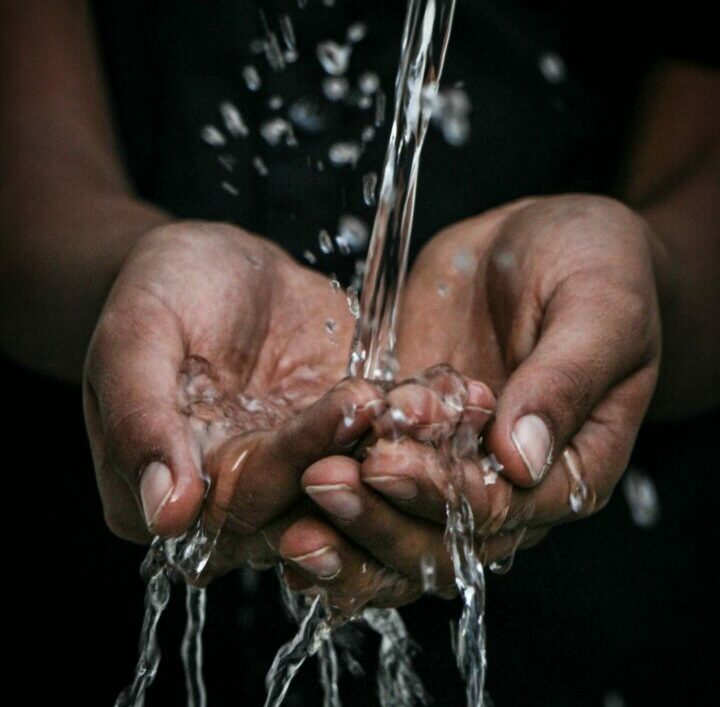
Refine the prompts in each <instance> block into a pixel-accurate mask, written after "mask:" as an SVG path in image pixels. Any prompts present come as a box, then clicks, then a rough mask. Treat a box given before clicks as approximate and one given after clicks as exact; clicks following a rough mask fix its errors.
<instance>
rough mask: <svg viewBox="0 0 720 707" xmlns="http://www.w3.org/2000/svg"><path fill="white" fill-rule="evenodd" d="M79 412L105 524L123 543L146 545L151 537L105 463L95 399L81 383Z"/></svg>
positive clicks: (132, 497)
mask: <svg viewBox="0 0 720 707" xmlns="http://www.w3.org/2000/svg"><path fill="white" fill-rule="evenodd" d="M83 411H84V416H85V428H86V430H87V434H88V440H89V442H90V450H91V453H92V457H93V466H94V468H95V475H96V478H97V484H98V489H99V490H100V496H101V500H102V502H103V513H104V515H105V522H106V524H107V526H108V527H109V528H110V529H111V530H112V532H113V533H114V534H115V535H117V536H118V537H120V538H122V539H123V540H129V541H130V542H136V543H141V544H146V543H149V542H150V540H151V539H152V534H151V533H150V531H149V530H148V527H147V524H146V523H145V520H144V518H143V517H142V515H141V513H140V512H139V510H138V504H137V500H136V496H135V494H134V493H133V490H132V489H131V488H130V486H129V485H128V484H127V483H126V482H125V480H124V479H123V478H122V477H121V476H120V475H119V474H117V473H116V471H115V469H114V468H112V467H111V465H110V464H108V463H106V451H105V430H104V429H103V426H102V420H101V419H100V410H99V407H98V403H97V398H96V397H95V393H94V392H93V391H92V390H91V388H90V387H89V386H88V385H87V383H86V382H84V383H83Z"/></svg>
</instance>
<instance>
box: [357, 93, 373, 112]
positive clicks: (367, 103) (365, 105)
mask: <svg viewBox="0 0 720 707" xmlns="http://www.w3.org/2000/svg"><path fill="white" fill-rule="evenodd" d="M372 104H373V102H372V96H360V98H358V99H357V106H358V108H359V109H360V110H368V109H369V108H370V107H371V106H372Z"/></svg>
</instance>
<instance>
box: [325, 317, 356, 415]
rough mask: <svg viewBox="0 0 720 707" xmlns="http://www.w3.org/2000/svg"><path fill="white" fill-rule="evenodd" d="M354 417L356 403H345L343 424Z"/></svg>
mask: <svg viewBox="0 0 720 707" xmlns="http://www.w3.org/2000/svg"><path fill="white" fill-rule="evenodd" d="M329 321H332V320H329ZM356 417H357V405H356V404H355V403H350V404H349V405H345V406H344V407H343V425H345V427H350V426H351V425H352V423H353V422H355V418H356Z"/></svg>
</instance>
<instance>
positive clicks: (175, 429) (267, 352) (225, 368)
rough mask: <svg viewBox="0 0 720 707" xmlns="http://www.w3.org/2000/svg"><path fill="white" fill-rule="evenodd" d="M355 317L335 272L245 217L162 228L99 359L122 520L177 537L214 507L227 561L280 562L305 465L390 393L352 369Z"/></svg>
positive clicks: (105, 443)
mask: <svg viewBox="0 0 720 707" xmlns="http://www.w3.org/2000/svg"><path fill="white" fill-rule="evenodd" d="M352 324H353V320H352V318H351V317H350V315H349V312H348V309H347V304H346V301H345V297H344V295H343V294H342V293H341V292H338V291H335V290H334V289H333V288H332V287H331V286H330V283H329V282H328V280H327V278H325V277H323V276H321V275H319V274H317V273H314V272H312V271H310V270H308V269H306V268H303V267H301V266H299V265H298V264H297V263H295V262H294V261H293V260H292V259H291V258H290V257H289V256H287V255H286V254H284V253H283V252H282V251H281V250H280V249H279V248H277V247H275V246H274V245H272V244H270V243H268V242H266V241H264V240H262V239H260V238H256V237H254V236H252V235H250V234H248V233H246V232H244V231H242V230H240V229H238V228H234V227H231V226H226V225H220V224H209V223H192V222H188V223H178V224H174V225H170V226H163V227H161V228H158V229H155V230H153V231H151V232H150V233H148V234H147V235H146V236H145V237H144V238H143V239H142V240H141V241H140V242H139V243H138V245H137V246H136V248H135V249H134V251H133V252H132V253H131V255H130V256H129V258H128V260H127V262H126V263H125V265H124V267H123V270H122V271H121V273H120V275H119V277H118V278H117V281H116V282H115V284H114V287H113V289H112V292H111V293H110V296H109V298H108V300H107V302H106V305H105V308H104V310H103V312H102V314H101V316H100V319H99V321H98V324H97V327H96V330H95V333H94V336H93V339H92V342H91V345H90V348H89V351H88V355H87V360H86V366H85V376H84V407H85V415H86V423H87V429H88V434H89V438H90V445H91V448H92V453H93V459H94V463H95V469H96V474H97V481H98V485H99V489H100V494H101V497H102V501H103V505H104V510H105V516H106V519H107V522H108V524H109V526H110V528H111V529H112V530H113V531H114V532H115V533H116V534H118V535H120V536H122V537H124V538H127V539H130V540H134V541H138V542H144V541H147V540H148V539H149V538H150V537H151V535H152V534H157V535H160V536H174V535H178V534H180V533H182V532H184V531H185V530H187V529H188V528H189V527H190V526H191V525H192V523H193V522H194V521H195V519H196V518H197V517H198V516H199V514H200V512H201V509H203V512H204V514H205V515H204V518H205V520H206V521H207V524H208V526H210V527H211V528H212V527H214V528H216V529H217V528H220V527H223V532H222V534H221V536H220V543H219V545H218V547H217V551H216V553H215V554H216V556H217V557H216V558H215V561H216V566H217V568H218V571H221V570H222V569H223V568H227V567H228V566H232V565H234V564H238V563H239V562H241V561H243V560H245V559H251V560H252V559H255V560H256V561H258V562H267V561H269V560H270V559H271V558H272V557H273V555H274V554H275V548H274V546H273V540H272V538H273V537H274V536H273V529H274V527H275V526H273V524H274V523H275V524H279V525H278V527H280V528H281V527H282V526H283V522H285V523H287V522H289V521H288V520H285V521H283V520H281V519H282V518H283V516H285V517H286V518H293V517H297V516H298V515H301V514H302V503H298V501H299V499H300V497H301V496H302V494H301V487H300V475H301V473H302V472H303V471H304V470H305V469H306V468H307V467H308V466H310V465H311V464H312V463H313V462H315V461H316V460H318V459H320V458H322V457H325V456H327V455H330V454H337V453H342V452H347V451H348V450H349V449H350V448H351V447H352V446H353V444H354V442H355V441H356V440H357V438H359V437H360V436H362V435H363V434H364V433H365V432H366V431H367V430H368V429H369V426H370V422H371V419H372V415H373V409H374V408H373V403H374V402H377V401H378V400H379V397H380V393H379V392H378V391H377V390H376V389H375V388H374V387H373V386H371V385H370V384H368V383H366V382H363V381H359V380H343V377H344V370H345V365H346V360H347V351H348V349H349V342H350V337H351V334H352ZM328 391H329V392H328ZM349 409H353V410H356V411H357V414H355V415H354V417H353V421H352V422H351V423H350V424H348V421H347V411H348V410H349ZM208 488H209V490H208ZM300 500H301V499H300ZM306 505H307V504H306Z"/></svg>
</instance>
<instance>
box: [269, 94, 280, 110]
mask: <svg viewBox="0 0 720 707" xmlns="http://www.w3.org/2000/svg"><path fill="white" fill-rule="evenodd" d="M282 106H283V99H282V96H270V98H269V99H268V108H269V109H270V110H280V108H282Z"/></svg>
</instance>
